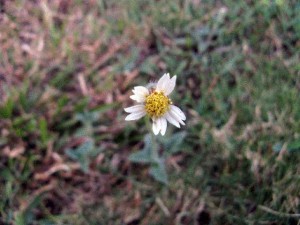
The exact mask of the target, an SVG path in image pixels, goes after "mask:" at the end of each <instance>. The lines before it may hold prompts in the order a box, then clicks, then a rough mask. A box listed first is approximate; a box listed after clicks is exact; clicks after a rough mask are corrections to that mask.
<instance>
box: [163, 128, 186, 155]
mask: <svg viewBox="0 0 300 225" xmlns="http://www.w3.org/2000/svg"><path fill="white" fill-rule="evenodd" d="M185 137H186V132H185V131H182V132H178V133H175V134H173V135H172V137H171V138H168V139H163V138H161V139H160V141H161V142H162V144H163V146H164V154H165V155H172V154H174V153H176V152H178V151H179V150H180V146H181V144H182V142H183V140H184V138H185Z"/></svg>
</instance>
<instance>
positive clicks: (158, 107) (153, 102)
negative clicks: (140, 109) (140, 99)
mask: <svg viewBox="0 0 300 225" xmlns="http://www.w3.org/2000/svg"><path fill="white" fill-rule="evenodd" d="M145 103H146V104H145V110H146V112H147V114H148V115H149V116H151V117H160V116H162V115H164V114H165V113H166V112H167V111H168V109H169V105H170V104H172V101H171V99H169V98H168V97H167V96H165V95H164V94H163V92H161V91H154V92H152V93H151V94H150V95H148V96H147V97H146V102H145Z"/></svg>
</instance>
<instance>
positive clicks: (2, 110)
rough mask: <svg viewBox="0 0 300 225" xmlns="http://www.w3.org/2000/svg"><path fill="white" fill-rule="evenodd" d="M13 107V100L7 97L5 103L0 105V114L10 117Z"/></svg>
mask: <svg viewBox="0 0 300 225" xmlns="http://www.w3.org/2000/svg"><path fill="white" fill-rule="evenodd" d="M13 108H14V102H13V99H12V98H8V99H7V101H6V103H5V104H4V105H3V106H2V107H0V116H1V117H3V118H6V119H8V118H11V116H12V112H13Z"/></svg>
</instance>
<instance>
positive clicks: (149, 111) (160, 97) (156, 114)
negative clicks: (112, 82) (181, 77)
mask: <svg viewBox="0 0 300 225" xmlns="http://www.w3.org/2000/svg"><path fill="white" fill-rule="evenodd" d="M175 83H176V76H173V77H172V78H170V74H168V73H166V74H164V75H163V76H162V77H161V78H160V79H159V80H158V82H157V83H156V84H152V85H151V86H152V87H149V88H146V87H143V86H136V87H134V89H133V90H132V92H133V95H131V96H130V98H131V99H133V100H135V101H136V102H137V103H138V104H137V105H134V106H131V107H128V108H125V109H124V110H125V112H127V113H130V114H129V115H128V116H127V117H126V118H125V120H127V121H129V120H138V119H140V118H142V117H143V116H146V115H148V116H149V117H151V119H152V122H153V124H152V130H153V133H154V134H155V135H157V134H159V133H161V135H165V133H166V130H167V121H168V122H169V123H171V124H173V125H174V126H176V127H178V128H180V124H181V125H185V123H184V122H183V121H184V120H186V117H185V115H184V113H183V112H182V111H181V109H179V108H178V107H177V106H175V105H173V102H172V101H171V99H170V98H169V97H168V96H169V95H170V94H171V92H172V91H173V90H174V88H175Z"/></svg>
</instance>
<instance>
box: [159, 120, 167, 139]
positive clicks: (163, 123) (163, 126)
mask: <svg viewBox="0 0 300 225" xmlns="http://www.w3.org/2000/svg"><path fill="white" fill-rule="evenodd" d="M159 120H160V124H161V127H160V133H161V135H162V136H164V135H165V133H166V130H167V120H166V118H164V117H162V118H159Z"/></svg>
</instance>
